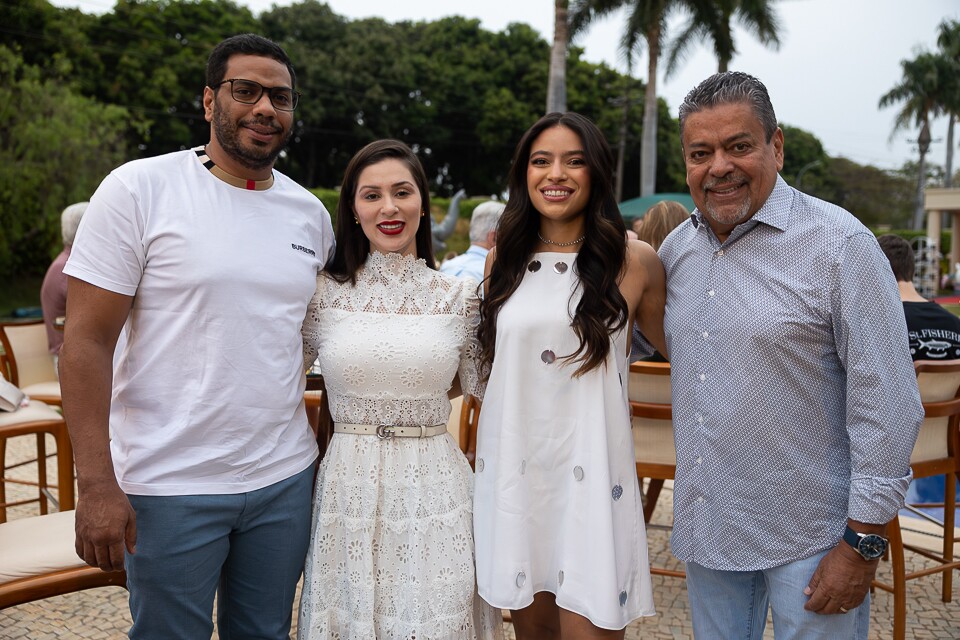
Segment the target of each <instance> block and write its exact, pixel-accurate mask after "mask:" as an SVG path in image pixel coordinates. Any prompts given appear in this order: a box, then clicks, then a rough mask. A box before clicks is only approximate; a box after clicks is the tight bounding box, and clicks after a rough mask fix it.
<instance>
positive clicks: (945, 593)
mask: <svg viewBox="0 0 960 640" xmlns="http://www.w3.org/2000/svg"><path fill="white" fill-rule="evenodd" d="M944 482H946V486H945V487H944V492H943V563H944V564H950V563H951V562H953V545H954V538H953V534H954V527H955V526H956V522H955V520H956V514H957V474H956V473H948V474H946V476H945V477H944ZM952 594H953V570H952V569H947V570H946V571H944V572H943V589H942V595H941V600H943V601H944V602H950V600H951V598H952Z"/></svg>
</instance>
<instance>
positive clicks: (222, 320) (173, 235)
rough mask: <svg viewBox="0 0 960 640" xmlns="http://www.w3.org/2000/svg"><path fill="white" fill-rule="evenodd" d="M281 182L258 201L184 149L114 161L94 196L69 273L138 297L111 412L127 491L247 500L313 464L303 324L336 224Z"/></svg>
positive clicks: (279, 178) (278, 177) (257, 194)
mask: <svg viewBox="0 0 960 640" xmlns="http://www.w3.org/2000/svg"><path fill="white" fill-rule="evenodd" d="M274 176H275V182H274V184H273V186H272V187H271V188H269V189H267V190H264V191H248V190H245V189H241V188H238V187H234V186H231V185H229V184H227V183H226V182H223V181H222V180H220V179H219V178H217V177H216V176H214V175H213V174H212V173H210V172H209V171H208V170H207V169H206V168H204V167H203V165H202V164H201V163H200V161H199V159H198V158H197V156H196V154H195V153H194V152H193V151H180V152H176V153H171V154H167V155H164V156H159V157H156V158H148V159H144V160H136V161H133V162H130V163H128V164H125V165H123V166H121V167H119V168H118V169H116V170H114V171H113V172H112V173H111V174H110V175H109V176H107V178H106V179H105V180H104V181H103V183H102V184H101V185H100V187H99V188H98V189H97V191H96V193H95V194H94V195H93V197H92V198H91V199H90V206H89V207H88V208H87V211H86V213H85V214H84V217H83V221H82V222H81V225H80V229H79V231H78V233H77V238H76V241H75V243H74V245H73V252H72V254H71V257H70V260H69V261H68V263H67V266H66V267H65V268H64V273H66V274H67V275H70V276H73V277H75V278H78V279H80V280H84V281H86V282H89V283H90V284H93V285H95V286H97V287H100V288H103V289H107V290H109V291H113V292H115V293H120V294H123V295H127V296H133V297H134V300H133V307H132V309H131V311H130V316H129V318H128V319H127V322H126V326H125V333H126V338H127V340H126V344H125V346H124V347H123V352H122V354H120V355H119V357H118V358H117V359H116V360H117V361H116V365H115V368H114V378H113V401H112V405H111V411H110V430H111V452H112V454H113V462H114V468H115V471H116V474H117V479H118V480H119V482H120V487H121V488H122V489H123V490H124V491H125V492H127V493H130V494H134V495H196V494H230V493H242V492H247V491H253V490H256V489H259V488H262V487H266V486H269V485H271V484H275V483H276V482H279V481H281V480H284V479H286V478H288V477H290V476H292V475H295V474H296V473H299V472H300V471H303V470H304V469H306V468H307V467H308V466H310V464H311V463H312V462H313V461H314V460H315V459H316V456H317V445H316V442H315V440H314V438H313V435H312V433H311V431H310V429H309V427H308V425H307V419H306V413H305V410H304V405H303V391H304V384H305V382H304V375H303V371H304V369H303V351H302V340H301V336H300V327H301V325H302V323H303V320H304V317H305V315H306V309H307V303H308V302H309V301H310V298H311V297H312V295H313V292H314V289H315V287H316V276H317V272H318V270H319V269H321V268H322V267H323V265H324V264H325V263H326V261H327V259H328V258H329V257H330V256H331V255H332V253H333V230H332V227H331V224H330V216H329V214H328V213H327V211H326V209H325V208H324V206H323V204H321V202H320V201H319V200H318V199H317V198H316V197H315V196H313V195H312V194H311V193H310V192H308V191H307V190H305V189H303V188H302V187H300V186H299V185H297V184H296V183H295V182H293V181H292V180H290V179H289V178H287V177H286V176H284V175H282V174H280V173H278V172H276V171H274Z"/></svg>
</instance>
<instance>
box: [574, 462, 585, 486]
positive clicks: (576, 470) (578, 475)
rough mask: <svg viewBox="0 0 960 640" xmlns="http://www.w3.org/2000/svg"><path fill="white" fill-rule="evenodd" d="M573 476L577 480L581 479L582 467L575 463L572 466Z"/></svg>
mask: <svg viewBox="0 0 960 640" xmlns="http://www.w3.org/2000/svg"><path fill="white" fill-rule="evenodd" d="M573 477H574V478H576V479H577V482H580V481H581V480H583V467H581V466H580V465H577V466H575V467H574V468H573Z"/></svg>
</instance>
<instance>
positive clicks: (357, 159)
mask: <svg viewBox="0 0 960 640" xmlns="http://www.w3.org/2000/svg"><path fill="white" fill-rule="evenodd" d="M429 197H430V195H429V191H428V189H427V178H426V175H425V174H424V171H423V168H422V166H421V165H420V162H419V160H418V159H417V157H416V156H415V155H414V154H413V152H412V151H411V150H410V149H409V148H408V147H407V146H406V145H405V144H403V143H402V142H398V141H396V140H381V141H377V142H373V143H371V144H369V145H367V146H366V147H364V148H363V149H361V150H360V151H359V152H358V153H357V155H356V156H354V157H353V159H352V160H351V161H350V163H349V165H348V166H347V170H346V175H345V176H344V179H343V186H342V188H341V191H340V203H339V205H338V207H337V232H336V239H337V246H336V253H335V255H334V258H333V260H332V262H331V263H330V264H329V265H328V267H327V269H326V270H325V271H324V272H323V273H322V274H320V276H319V277H318V278H317V292H316V294H315V296H314V298H313V301H312V302H311V303H310V307H309V309H308V312H307V319H306V321H305V323H304V327H303V335H304V346H305V358H306V361H307V362H313V359H314V357H315V356H317V355H318V354H319V361H320V369H321V371H322V372H323V376H324V381H325V383H326V390H327V394H328V397H329V402H330V412H331V414H332V416H333V420H334V423H335V428H334V434H333V438H332V440H331V442H330V446H329V449H328V450H327V453H326V455H325V457H324V459H323V461H322V462H321V463H320V468H319V471H318V476H317V487H316V496H315V503H314V516H313V533H312V538H311V542H310V550H309V552H308V554H307V563H306V569H305V574H304V584H303V593H302V596H301V601H300V617H299V621H298V638H300V639H301V640H307V639H310V640H321V639H323V640H327V639H328V638H337V639H339V640H347V639H351V638H352V639H357V640H360V639H363V640H370V639H372V638H380V639H388V638H397V639H401V638H403V639H410V640H412V639H417V640H428V639H429V640H465V639H488V638H500V637H502V620H501V618H500V615H499V612H498V611H494V610H493V609H492V608H491V607H489V606H487V605H486V604H485V603H483V601H482V600H481V599H480V598H479V597H478V596H477V595H476V579H475V573H474V556H473V535H472V525H471V522H472V518H471V511H472V501H471V496H472V482H473V478H472V472H471V470H470V467H469V465H468V463H467V460H466V458H465V457H464V456H463V454H462V453H461V452H460V450H459V449H458V448H457V445H456V443H455V442H454V440H453V439H452V437H451V436H450V435H449V434H448V433H447V432H446V424H447V417H448V416H449V413H450V402H449V400H448V394H450V393H452V392H451V388H456V389H457V390H458V391H456V392H455V393H459V387H460V385H462V386H463V389H464V390H467V391H468V392H473V393H479V390H478V389H477V383H478V381H477V374H476V360H477V345H476V339H475V327H476V322H477V319H478V316H477V313H478V309H477V305H478V299H477V295H476V289H477V283H476V282H475V281H465V280H459V279H457V278H454V277H452V276H447V275H445V274H442V273H440V272H439V271H437V270H436V266H435V263H434V258H433V252H432V247H431V236H430V224H429V219H428V218H427V217H426V215H427V214H426V212H427V211H429V210H430V202H429Z"/></svg>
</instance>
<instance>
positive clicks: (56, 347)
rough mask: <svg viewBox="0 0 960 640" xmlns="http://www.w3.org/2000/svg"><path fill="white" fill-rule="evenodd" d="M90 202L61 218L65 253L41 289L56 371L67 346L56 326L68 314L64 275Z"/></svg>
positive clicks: (74, 206) (52, 266) (75, 206)
mask: <svg viewBox="0 0 960 640" xmlns="http://www.w3.org/2000/svg"><path fill="white" fill-rule="evenodd" d="M88 204H90V203H89V202H77V203H75V204H72V205H70V206H69V207H67V208H66V209H64V210H63V213H61V214H60V233H61V234H62V235H63V251H61V252H60V254H59V255H58V256H57V257H56V258H54V260H53V262H52V263H51V264H50V266H49V267H48V268H47V274H46V275H45V276H44V277H43V284H42V285H41V286H40V305H41V306H42V307H43V323H44V324H45V325H47V346H49V347H50V353H51V354H53V362H54V369H57V365H58V364H59V363H58V362H57V360H59V358H60V347H61V345H63V331H61V330H60V329H58V328H57V327H56V326H55V324H54V323H55V322H56V320H57V318H60V317H62V316H64V315H65V314H66V313H67V276H66V275H64V273H63V266H64V265H65V264H67V258H69V257H70V250H71V249H72V248H73V239H74V238H76V237H77V228H78V227H79V226H80V218H82V217H83V212H84V211H86V210H87V205H88Z"/></svg>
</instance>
